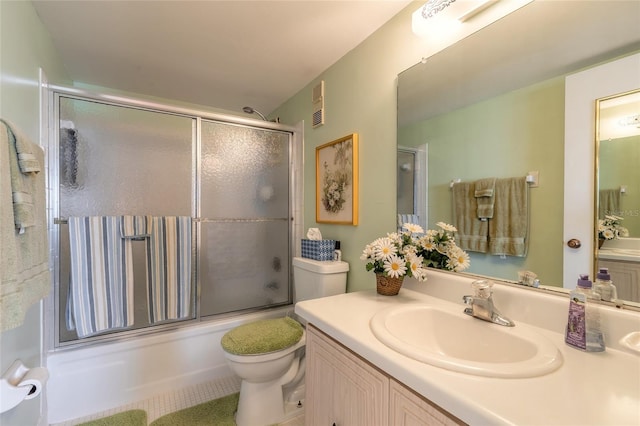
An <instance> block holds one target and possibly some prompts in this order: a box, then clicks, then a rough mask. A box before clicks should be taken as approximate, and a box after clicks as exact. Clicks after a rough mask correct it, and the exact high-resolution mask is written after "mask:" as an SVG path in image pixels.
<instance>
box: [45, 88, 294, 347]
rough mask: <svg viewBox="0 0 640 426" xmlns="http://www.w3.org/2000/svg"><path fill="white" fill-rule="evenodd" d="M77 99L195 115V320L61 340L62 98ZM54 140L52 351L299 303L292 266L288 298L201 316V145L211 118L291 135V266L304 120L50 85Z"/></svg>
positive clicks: (48, 327) (48, 331)
mask: <svg viewBox="0 0 640 426" xmlns="http://www.w3.org/2000/svg"><path fill="white" fill-rule="evenodd" d="M61 97H64V98H71V99H78V100H83V101H89V102H92V101H93V102H98V103H101V104H105V105H111V106H116V107H125V108H132V109H137V110H142V111H149V112H155V113H162V114H169V115H176V116H182V117H186V118H190V119H192V120H194V123H193V124H192V148H191V150H192V152H191V156H192V170H191V191H192V194H191V212H192V214H194V215H195V217H196V218H197V219H192V220H193V226H194V228H195V229H194V236H195V253H196V254H197V256H196V258H195V262H194V265H195V266H194V267H193V268H192V270H193V271H194V272H195V288H194V289H193V291H194V296H193V298H194V302H193V303H192V305H193V304H195V306H192V307H194V308H195V315H194V318H193V319H187V320H179V321H176V322H171V323H166V324H159V325H151V326H149V327H144V328H137V329H131V330H122V331H117V332H115V333H109V334H102V335H97V336H93V337H87V338H84V339H77V340H74V341H70V342H60V316H61V315H62V316H63V315H64V312H63V311H62V310H61V308H60V307H61V304H60V302H61V301H60V298H59V291H58V289H57V287H58V286H59V284H60V279H59V274H60V256H59V247H60V226H59V224H60V220H61V219H60V215H59V210H60V194H59V185H60V176H59V166H58V161H59V138H60V110H59V108H60V98H61ZM47 100H48V103H49V108H48V110H49V123H48V128H49V138H48V139H49V143H48V146H47V147H46V154H47V159H46V162H47V168H48V171H49V173H48V181H47V182H48V187H47V221H48V234H49V246H50V253H51V254H52V256H51V258H52V259H51V267H52V284H53V287H54V288H53V290H54V291H52V292H51V294H50V296H49V297H48V298H47V300H46V303H45V318H46V320H45V331H44V338H45V347H46V348H47V350H49V351H59V350H66V349H73V348H79V347H85V346H88V345H94V344H98V343H107V342H113V341H121V340H122V339H129V338H135V337H137V336H142V335H147V334H151V333H158V332H163V331H168V330H175V329H178V328H183V327H189V326H191V325H194V324H200V323H203V322H207V321H212V320H215V319H220V318H222V319H225V318H229V317H235V316H238V315H241V314H245V313H251V312H257V311H269V310H277V309H279V308H282V307H283V306H290V305H291V304H292V303H293V297H294V295H293V270H292V268H291V267H289V274H288V275H289V277H288V295H289V296H288V302H287V303H280V304H276V305H273V306H268V307H256V308H248V309H242V310H239V311H233V312H228V313H221V314H214V315H209V316H205V317H201V315H200V296H201V277H200V273H199V270H200V263H201V260H200V249H201V235H202V232H201V211H200V209H201V206H200V204H201V202H200V201H201V195H202V194H201V173H202V164H201V160H202V159H201V155H200V153H201V148H202V131H201V129H202V121H203V120H211V121H214V122H219V123H223V124H229V125H236V126H242V127H249V128H255V129H259V130H273V131H279V132H283V133H288V134H289V153H290V158H289V160H288V161H289V182H288V184H289V194H288V221H289V222H290V224H289V226H288V229H289V242H288V247H289V249H288V262H289V265H291V259H292V258H293V257H294V256H295V254H296V253H299V251H300V247H299V245H300V238H301V236H302V230H303V223H302V219H303V218H302V208H303V182H302V178H303V169H302V167H303V140H304V139H303V128H304V127H303V123H299V124H298V125H296V126H289V125H285V124H281V123H274V122H269V121H263V120H257V119H252V118H245V117H241V116H235V115H232V114H226V113H220V112H211V111H207V110H205V109H195V108H188V107H181V106H176V105H171V104H167V103H158V102H155V101H148V100H144V99H139V98H134V97H129V96H122V95H111V94H104V93H96V92H91V91H88V90H82V89H76V88H69V87H64V86H53V85H50V86H49V96H48V99H47Z"/></svg>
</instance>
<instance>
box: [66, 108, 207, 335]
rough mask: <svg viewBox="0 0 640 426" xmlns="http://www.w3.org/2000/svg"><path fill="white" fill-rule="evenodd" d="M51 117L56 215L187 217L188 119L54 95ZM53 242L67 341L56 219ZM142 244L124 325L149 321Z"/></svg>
mask: <svg viewBox="0 0 640 426" xmlns="http://www.w3.org/2000/svg"><path fill="white" fill-rule="evenodd" d="M59 114H60V115H59V119H60V134H59V150H58V165H59V170H58V176H59V216H60V217H62V218H67V217H69V216H119V215H153V216H192V213H191V210H192V207H191V206H192V204H193V202H192V199H193V193H194V191H193V189H192V186H193V176H194V172H193V170H194V165H193V148H192V147H193V145H194V143H193V140H194V137H193V135H194V126H195V120H194V119H193V118H190V117H181V116H176V115H172V114H165V113H160V112H151V111H143V110H138V109H134V108H127V107H123V106H115V105H108V104H102V103H99V102H94V101H90V100H81V99H73V98H67V97H60V113H59ZM59 244H60V246H59V266H58V273H59V276H58V294H59V301H60V303H59V306H58V324H59V327H58V330H59V341H60V342H69V341H73V340H76V339H77V338H78V337H77V334H76V332H75V331H70V330H68V329H67V325H66V321H65V315H64V313H65V309H66V305H67V295H68V291H69V280H70V272H69V271H70V250H69V227H68V225H67V224H66V223H64V222H62V223H60V224H59ZM145 246H146V243H145V242H144V241H136V242H133V274H134V307H135V312H134V319H135V322H134V325H133V327H131V329H139V328H144V327H149V326H150V324H149V314H148V302H147V298H148V295H147V275H146V268H147V253H146V249H145ZM194 275H195V274H194ZM192 281H193V282H194V283H195V279H193V278H192ZM192 285H195V284H192ZM192 293H193V292H192ZM192 317H195V312H193V315H192ZM119 331H120V330H117V331H116V332H119Z"/></svg>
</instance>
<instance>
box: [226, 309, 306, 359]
mask: <svg viewBox="0 0 640 426" xmlns="http://www.w3.org/2000/svg"><path fill="white" fill-rule="evenodd" d="M302 333H303V329H302V325H300V323H299V322H297V321H296V320H294V319H291V318H289V317H284V318H276V319H267V320H260V321H255V322H251V323H249V324H244V325H240V326H238V327H236V328H234V329H232V330H230V331H228V332H227V333H225V335H224V336H222V341H221V344H222V348H223V349H224V350H225V351H227V352H229V353H231V354H235V355H258V354H264V353H268V352H275V351H279V350H282V349H285V348H288V347H290V346H293V345H295V344H296V343H298V342H299V341H300V339H301V338H302Z"/></svg>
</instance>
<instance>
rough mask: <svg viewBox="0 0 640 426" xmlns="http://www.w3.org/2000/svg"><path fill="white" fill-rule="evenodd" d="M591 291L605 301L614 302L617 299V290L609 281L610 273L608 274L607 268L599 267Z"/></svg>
mask: <svg viewBox="0 0 640 426" xmlns="http://www.w3.org/2000/svg"><path fill="white" fill-rule="evenodd" d="M593 292H594V293H595V294H596V295H597V296H598V297H599V298H600V300H604V301H606V302H615V301H616V299H618V290H617V289H616V286H615V285H613V282H612V281H611V275H609V269H608V268H600V269H599V270H598V275H597V278H596V283H595V286H594V288H593Z"/></svg>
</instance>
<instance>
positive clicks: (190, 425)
mask: <svg viewBox="0 0 640 426" xmlns="http://www.w3.org/2000/svg"><path fill="white" fill-rule="evenodd" d="M239 398H240V394H239V393H234V394H231V395H227V396H224V397H222V398H218V399H214V400H213V401H209V402H205V403H203V404H199V405H195V406H193V407H190V408H185V409H184V410H180V411H176V412H175V413H171V414H167V415H166V416H162V417H160V418H159V419H157V420H154V421H153V422H151V424H150V425H149V426H214V425H215V426H235V424H236V422H235V420H234V417H233V414H234V413H235V411H236V409H237V408H238V399H239Z"/></svg>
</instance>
